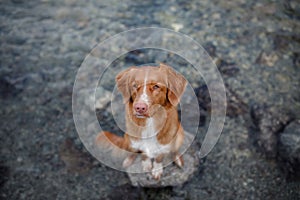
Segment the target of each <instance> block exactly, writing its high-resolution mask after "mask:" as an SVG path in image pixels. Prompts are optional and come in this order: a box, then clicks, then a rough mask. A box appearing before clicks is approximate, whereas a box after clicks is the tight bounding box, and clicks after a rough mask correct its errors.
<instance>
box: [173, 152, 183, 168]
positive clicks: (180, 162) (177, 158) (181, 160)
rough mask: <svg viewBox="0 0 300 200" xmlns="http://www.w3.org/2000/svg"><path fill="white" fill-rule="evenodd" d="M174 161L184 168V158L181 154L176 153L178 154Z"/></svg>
mask: <svg viewBox="0 0 300 200" xmlns="http://www.w3.org/2000/svg"><path fill="white" fill-rule="evenodd" d="M174 162H175V164H176V165H177V166H178V167H180V168H182V167H183V165H184V162H183V158H182V156H179V155H176V156H175V158H174Z"/></svg>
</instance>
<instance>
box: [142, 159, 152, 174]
mask: <svg viewBox="0 0 300 200" xmlns="http://www.w3.org/2000/svg"><path fill="white" fill-rule="evenodd" d="M142 166H143V170H144V172H150V171H151V169H152V161H151V159H150V158H147V159H146V160H142Z"/></svg>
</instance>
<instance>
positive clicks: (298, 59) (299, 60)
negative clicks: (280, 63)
mask: <svg viewBox="0 0 300 200" xmlns="http://www.w3.org/2000/svg"><path fill="white" fill-rule="evenodd" d="M293 64H294V65H295V66H296V67H298V68H300V52H295V53H294V55H293Z"/></svg>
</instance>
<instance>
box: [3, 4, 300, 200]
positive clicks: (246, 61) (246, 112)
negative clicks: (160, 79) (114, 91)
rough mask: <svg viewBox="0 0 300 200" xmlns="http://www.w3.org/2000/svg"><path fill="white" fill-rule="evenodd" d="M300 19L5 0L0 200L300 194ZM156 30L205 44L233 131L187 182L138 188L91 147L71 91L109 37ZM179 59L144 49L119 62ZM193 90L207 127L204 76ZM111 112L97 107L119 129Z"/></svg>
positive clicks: (249, 8) (225, 7)
mask: <svg viewBox="0 0 300 200" xmlns="http://www.w3.org/2000/svg"><path fill="white" fill-rule="evenodd" d="M299 20H300V3H299V1H296V0H286V1H272V0H262V1H246V0H228V1H217V0H201V1H196V0H191V1H183V0H182V1H181V0H170V1H163V0H154V1H132V0H124V1H117V0H109V1H108V0H87V1H78V0H61V1H50V0H41V1H35V0H29V1H25V0H11V1H8V0H2V1H0V34H1V37H0V41H1V42H0V45H1V48H0V106H1V109H0V119H1V123H0V137H1V139H0V148H1V154H0V198H1V199H285V200H286V199H299V198H300V90H299V88H300V45H299V44H300V22H299ZM145 26H153V27H164V28H169V29H172V30H175V31H179V32H181V33H184V34H187V35H189V36H190V37H192V38H193V39H195V40H196V41H197V42H199V43H200V44H201V45H202V46H203V47H204V48H205V49H206V51H207V52H208V53H209V54H210V56H211V57H212V58H213V60H214V62H215V63H216V65H217V67H218V69H219V71H220V72H221V74H222V77H223V80H224V83H225V85H226V93H227V104H228V108H227V116H226V122H225V126H224V130H223V133H222V135H221V137H220V139H219V141H218V143H217V145H216V146H215V148H214V149H213V151H212V152H211V153H210V154H209V155H208V156H207V157H206V158H205V159H202V161H201V167H200V168H199V170H198V172H197V173H195V175H194V176H193V177H192V178H191V179H190V180H189V181H188V182H187V183H185V184H184V185H182V186H178V187H166V188H157V189H154V188H137V187H133V186H131V183H130V181H129V179H128V177H127V175H126V174H125V173H124V172H119V171H116V170H113V169H111V168H108V167H106V166H105V165H103V164H101V163H100V162H98V161H97V160H96V159H95V158H93V157H92V156H91V155H90V154H89V153H88V152H87V151H86V150H85V148H84V146H83V144H82V143H81V141H80V139H79V137H78V135H77V132H76V129H75V125H74V122H73V117H72V89H73V84H74V81H75V76H76V73H77V70H78V69H79V67H80V65H81V63H82V61H83V60H84V58H85V56H86V55H87V54H88V53H89V52H90V51H91V49H92V48H93V47H95V45H97V44H98V43H99V42H101V41H103V40H105V39H107V38H109V37H110V36H113V35H114V34H117V33H119V32H122V31H126V30H128V29H132V28H137V27H145ZM98 53H99V52H98ZM100 53H101V52H100ZM172 56H174V55H169V54H168V55H167V54H166V56H162V57H156V56H155V57H154V58H151V59H149V58H148V57H147V56H146V58H145V52H144V51H134V52H130V53H128V54H127V55H125V56H123V57H121V58H119V62H121V63H124V66H130V65H131V64H143V63H144V62H161V61H168V58H169V57H172ZM147 59H148V60H147ZM178 60H179V61H178V63H177V64H180V59H178ZM182 73H184V71H183V72H182ZM193 86H194V87H195V88H194V90H195V92H196V95H197V97H198V101H199V106H200V111H201V118H200V126H199V129H200V130H201V129H205V127H207V125H208V123H209V116H210V97H209V93H208V91H207V87H206V86H205V84H203V83H202V82H201V81H199V82H198V83H197V84H195V85H193ZM104 89H105V88H104ZM103 92H104V93H105V91H103ZM105 94H106V93H105ZM108 106H109V105H101V106H99V107H98V109H97V116H98V119H99V122H101V123H102V124H103V125H105V126H106V128H107V129H110V130H116V131H118V130H117V127H116V126H115V124H114V121H113V118H112V116H111V115H110V113H108V112H107V111H106V110H107V108H108Z"/></svg>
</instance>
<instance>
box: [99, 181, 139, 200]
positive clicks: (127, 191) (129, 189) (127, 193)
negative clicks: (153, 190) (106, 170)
mask: <svg viewBox="0 0 300 200" xmlns="http://www.w3.org/2000/svg"><path fill="white" fill-rule="evenodd" d="M141 196H142V193H141V191H140V189H139V188H136V187H133V186H131V185H130V184H124V185H121V186H118V187H114V188H113V189H112V190H111V192H110V193H109V194H108V195H107V198H101V199H141V198H140V197H141Z"/></svg>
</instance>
